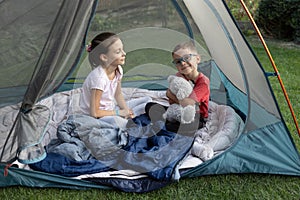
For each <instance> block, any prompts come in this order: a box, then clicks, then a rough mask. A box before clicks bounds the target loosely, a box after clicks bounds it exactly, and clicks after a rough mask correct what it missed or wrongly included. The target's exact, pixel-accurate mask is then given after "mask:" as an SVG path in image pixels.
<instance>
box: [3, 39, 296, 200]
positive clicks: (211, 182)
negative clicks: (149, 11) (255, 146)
mask: <svg viewBox="0 0 300 200" xmlns="http://www.w3.org/2000/svg"><path fill="white" fill-rule="evenodd" d="M251 41H252V42H253V48H254V50H255V52H257V56H258V58H259V59H260V60H261V62H262V65H263V66H264V67H265V68H266V69H267V71H272V67H271V65H270V64H269V60H268V58H267V57H266V56H265V53H264V50H263V49H262V48H261V47H259V42H257V41H255V40H251ZM252 42H251V43H252ZM267 43H268V44H269V48H270V51H271V53H272V55H273V58H274V60H275V63H276V64H277V67H278V70H279V72H280V75H281V78H282V80H283V83H284V84H285V87H286V90H287V92H288V94H289V97H290V100H291V103H292V105H293V108H294V111H295V114H296V116H298V118H299V117H300V101H299V99H300V87H299V86H300V79H299V77H300V47H299V46H295V45H292V44H289V43H282V42H274V41H272V42H271V41H270V42H269V41H267ZM270 81H271V84H272V86H273V88H274V93H275V95H276V97H277V100H278V103H279V106H280V108H281V111H282V114H283V116H284V119H285V120H286V123H287V126H288V127H289V129H290V131H291V134H292V136H293V138H294V139H295V143H296V145H297V146H298V148H299V149H300V139H299V136H298V134H297V131H296V128H295V125H294V122H293V119H292V117H291V114H290V112H289V109H288V107H287V106H286V102H285V99H284V96H283V95H282V93H281V88H280V85H279V83H278V81H277V78H276V77H271V78H270ZM298 121H299V120H298ZM299 198H300V178H299V177H290V176H279V175H262V174H241V175H215V176H204V177H197V178H189V179H181V180H180V181H179V182H176V183H173V184H171V185H169V186H167V187H164V188H162V189H159V190H156V191H153V192H149V193H145V194H135V193H124V192H120V191H116V190H98V189H90V190H68V189H55V188H54V189H53V188H50V189H49V188H42V189H41V188H27V187H10V188H2V189H0V199H5V200H6V199H9V200H13V199H17V200H20V199H37V200H39V199H51V200H52V199H66V200H69V199H72V200H75V199H89V200H90V199H116V200H119V199H151V200H154V199H201V200H204V199H210V200H211V199H218V200H221V199H222V200H223V199H243V200H246V199H264V200H265V199H270V200H277V199H283V200H285V199H289V200H293V199H295V200H296V199H299Z"/></svg>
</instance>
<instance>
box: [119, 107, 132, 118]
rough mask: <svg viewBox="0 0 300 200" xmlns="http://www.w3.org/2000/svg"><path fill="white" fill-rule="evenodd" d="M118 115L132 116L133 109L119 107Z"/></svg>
mask: <svg viewBox="0 0 300 200" xmlns="http://www.w3.org/2000/svg"><path fill="white" fill-rule="evenodd" d="M119 115H120V116H121V117H124V118H133V117H134V114H133V111H132V110H131V109H121V110H120V111H119Z"/></svg>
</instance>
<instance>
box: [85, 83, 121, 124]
mask: <svg viewBox="0 0 300 200" xmlns="http://www.w3.org/2000/svg"><path fill="white" fill-rule="evenodd" d="M102 93H103V91H102V90H97V89H92V92H91V102H90V115H91V116H92V117H95V118H100V117H104V116H113V115H116V111H115V110H100V109H99V108H100V99H101V97H102Z"/></svg>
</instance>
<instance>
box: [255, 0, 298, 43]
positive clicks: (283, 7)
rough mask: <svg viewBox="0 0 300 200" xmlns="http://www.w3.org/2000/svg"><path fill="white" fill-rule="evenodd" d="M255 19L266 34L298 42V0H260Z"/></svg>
mask: <svg viewBox="0 0 300 200" xmlns="http://www.w3.org/2000/svg"><path fill="white" fill-rule="evenodd" d="M256 21H257V23H258V25H259V26H260V28H262V29H263V30H264V31H265V33H266V34H267V35H269V36H272V37H274V38H277V39H284V40H293V41H294V42H295V43H300V0H276V1H274V0H261V2H260V4H259V7H258V10H257V13H256Z"/></svg>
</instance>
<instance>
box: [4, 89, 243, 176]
mask: <svg viewBox="0 0 300 200" xmlns="http://www.w3.org/2000/svg"><path fill="white" fill-rule="evenodd" d="M122 92H123V94H124V97H125V99H126V100H129V99H132V98H138V97H143V96H149V97H151V98H152V100H153V101H155V102H159V103H161V104H164V105H168V102H167V98H166V96H165V91H151V90H146V89H138V88H123V89H122ZM80 93H81V88H78V89H73V90H70V91H65V92H60V93H56V94H54V95H52V96H51V97H48V98H45V99H43V100H42V101H40V102H39V104H41V105H45V106H47V107H48V108H49V109H50V110H51V111H52V115H51V120H50V122H49V124H48V126H47V127H46V129H45V135H44V137H43V140H42V144H43V145H44V146H47V145H48V144H49V143H50V141H52V140H55V139H58V137H57V134H56V132H57V129H58V126H59V125H60V124H62V123H63V122H64V121H66V120H67V119H69V118H70V116H72V115H75V114H80V111H79V96H80ZM19 106H20V105H12V106H7V107H4V108H1V109H0V112H1V115H0V121H1V123H0V134H1V133H2V132H7V130H9V129H10V128H11V126H12V124H13V121H14V119H15V117H16V115H17V112H18V110H19ZM142 121H143V120H139V121H137V123H141V124H142V125H143V126H136V127H135V128H132V131H133V130H134V129H135V130H134V131H133V132H140V131H141V129H145V127H147V126H145V124H143V123H142ZM243 126H244V123H243V121H242V120H241V118H240V117H239V116H238V115H237V114H236V113H235V111H234V110H233V109H232V108H230V107H229V106H226V105H218V104H216V103H214V102H210V104H209V120H208V122H207V124H206V126H205V127H204V128H202V129H200V130H198V131H197V132H196V133H195V137H194V139H195V142H194V144H193V146H192V148H191V151H190V152H187V154H186V156H185V157H182V158H183V159H182V160H181V161H180V162H178V164H177V166H176V168H179V169H183V168H192V167H194V166H197V165H199V164H201V163H202V162H203V161H206V160H208V159H211V158H213V157H214V156H216V155H218V154H220V153H221V152H223V151H225V150H226V149H227V148H229V147H230V146H231V145H232V144H233V143H234V142H235V141H236V140H237V138H238V136H239V134H240V133H241V132H242V129H243ZM140 133H142V134H145V132H140ZM1 135H2V134H1ZM3 135H4V134H3ZM140 138H141V140H140V141H139V142H140V143H138V144H140V145H141V146H143V145H142V144H143V143H142V142H146V141H147V140H144V139H145V138H142V137H140ZM75 143H76V142H75ZM75 143H74V144H75ZM146 144H147V143H146ZM133 146H134V145H133ZM148 147H149V146H148ZM141 150H143V149H141ZM85 153H86V155H84V153H82V154H81V156H82V158H80V157H78V158H76V159H77V160H78V162H82V161H83V158H85V159H87V158H89V156H91V154H90V152H89V151H87V152H85ZM137 155H139V154H137ZM64 158H67V157H65V156H64ZM137 158H138V157H137ZM80 159H82V161H80ZM160 159H161V160H163V159H162V158H160ZM75 161H76V160H75ZM76 162H77V161H76ZM106 167H107V166H106ZM24 168H26V166H25V167H24ZM120 171H122V174H123V175H124V176H126V170H120ZM103 173H105V172H103ZM129 173H130V170H129ZM95 174H96V173H95ZM72 176H73V175H72ZM82 176H84V174H82V175H81V177H82ZM92 176H93V174H90V175H89V178H91V177H92ZM108 177H109V175H108Z"/></svg>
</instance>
